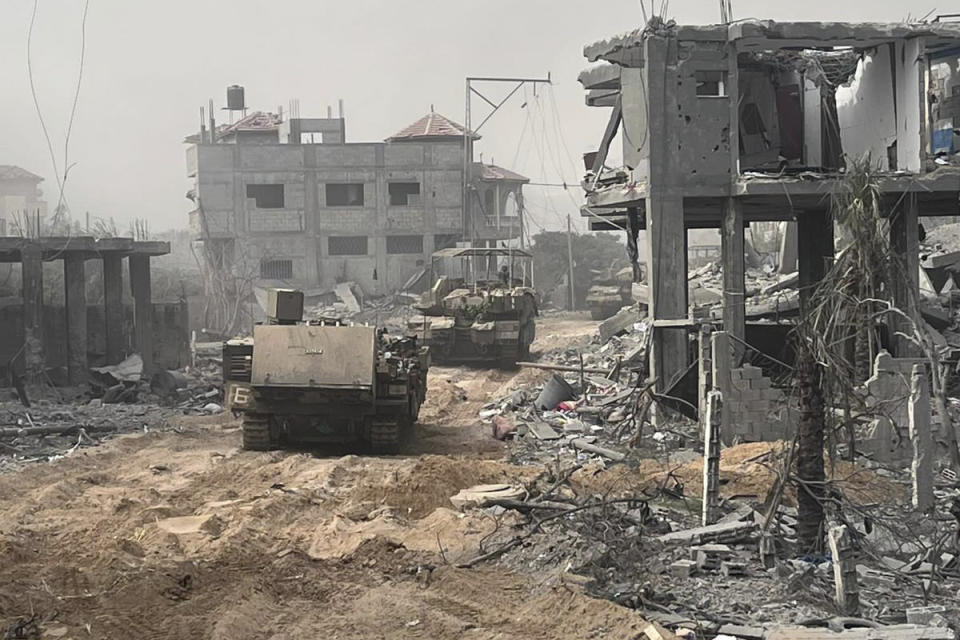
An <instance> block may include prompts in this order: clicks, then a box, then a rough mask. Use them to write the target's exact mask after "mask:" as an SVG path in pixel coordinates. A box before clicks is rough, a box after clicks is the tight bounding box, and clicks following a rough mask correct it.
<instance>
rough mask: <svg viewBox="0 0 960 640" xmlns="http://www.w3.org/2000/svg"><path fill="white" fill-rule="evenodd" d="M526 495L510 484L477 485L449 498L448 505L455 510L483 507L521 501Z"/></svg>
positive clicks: (523, 491) (520, 489)
mask: <svg viewBox="0 0 960 640" xmlns="http://www.w3.org/2000/svg"><path fill="white" fill-rule="evenodd" d="M526 495H527V492H526V490H525V489H524V488H523V487H520V486H517V485H511V484H479V485H476V486H474V487H470V488H468V489H463V490H461V491H460V492H459V493H457V494H456V495H454V496H451V497H450V503H451V504H453V506H454V507H456V508H457V509H463V508H464V507H469V506H476V507H484V506H487V505H489V504H492V503H494V502H496V501H498V500H522V499H523V498H524V496H526Z"/></svg>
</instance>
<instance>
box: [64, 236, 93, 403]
mask: <svg viewBox="0 0 960 640" xmlns="http://www.w3.org/2000/svg"><path fill="white" fill-rule="evenodd" d="M85 266H86V265H85V259H84V257H83V256H82V255H80V254H77V253H66V254H64V258H63V291H64V298H65V302H66V305H65V306H66V315H67V378H68V380H69V382H70V384H72V385H77V384H83V383H84V382H86V381H87V278H86V270H85Z"/></svg>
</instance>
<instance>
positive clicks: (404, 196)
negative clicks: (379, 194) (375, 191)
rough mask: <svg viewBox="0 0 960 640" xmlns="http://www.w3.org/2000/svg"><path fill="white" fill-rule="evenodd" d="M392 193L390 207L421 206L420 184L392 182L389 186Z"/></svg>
mask: <svg viewBox="0 0 960 640" xmlns="http://www.w3.org/2000/svg"><path fill="white" fill-rule="evenodd" d="M387 190H388V191H389V192H390V205H391V206H394V207H406V206H410V205H418V204H420V183H419V182H391V183H389V184H388V185H387Z"/></svg>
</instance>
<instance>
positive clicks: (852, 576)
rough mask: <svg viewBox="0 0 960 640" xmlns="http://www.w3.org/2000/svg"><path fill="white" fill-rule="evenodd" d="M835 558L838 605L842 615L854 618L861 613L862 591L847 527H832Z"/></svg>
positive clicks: (835, 585)
mask: <svg viewBox="0 0 960 640" xmlns="http://www.w3.org/2000/svg"><path fill="white" fill-rule="evenodd" d="M827 538H828V541H829V544H830V554H831V555H832V556H833V583H834V587H835V588H836V596H835V598H836V603H837V608H838V609H840V613H841V614H842V615H847V616H854V615H857V613H858V612H859V611H860V589H859V587H858V585H857V563H856V560H855V559H854V556H853V548H852V547H851V546H850V536H849V534H848V533H847V527H846V526H845V525H841V526H839V527H832V528H831V529H830V531H829V532H828V534H827Z"/></svg>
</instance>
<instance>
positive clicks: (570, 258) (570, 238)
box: [567, 213, 577, 311]
mask: <svg viewBox="0 0 960 640" xmlns="http://www.w3.org/2000/svg"><path fill="white" fill-rule="evenodd" d="M567 266H568V267H569V271H568V273H567V278H568V280H567V289H568V290H569V293H570V311H576V310H577V296H576V295H575V293H574V290H573V230H572V228H571V225H570V214H569V213H568V214H567Z"/></svg>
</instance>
